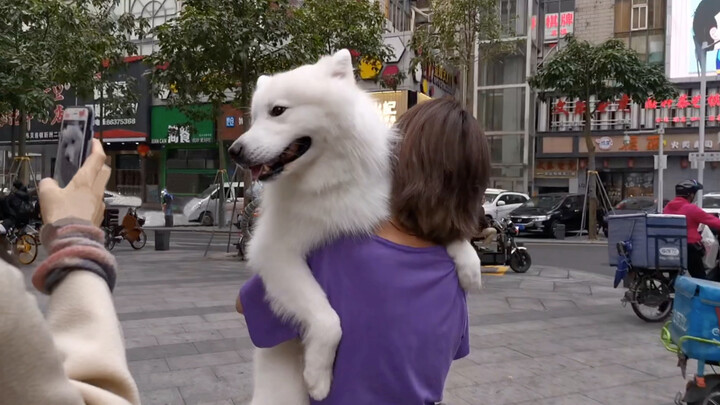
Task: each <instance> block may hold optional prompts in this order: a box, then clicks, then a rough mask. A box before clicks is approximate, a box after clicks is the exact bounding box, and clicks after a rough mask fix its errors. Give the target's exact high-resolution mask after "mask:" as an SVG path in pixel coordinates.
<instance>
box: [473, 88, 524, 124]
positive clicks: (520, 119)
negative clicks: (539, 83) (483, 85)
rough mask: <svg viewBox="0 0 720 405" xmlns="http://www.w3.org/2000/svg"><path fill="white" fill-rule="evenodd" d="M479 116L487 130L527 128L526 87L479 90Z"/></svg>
mask: <svg viewBox="0 0 720 405" xmlns="http://www.w3.org/2000/svg"><path fill="white" fill-rule="evenodd" d="M478 116H479V117H480V118H481V123H482V124H483V126H484V129H485V131H496V132H520V131H523V130H525V88H524V87H513V88H506V89H487V90H479V91H478Z"/></svg>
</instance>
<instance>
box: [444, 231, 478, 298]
mask: <svg viewBox="0 0 720 405" xmlns="http://www.w3.org/2000/svg"><path fill="white" fill-rule="evenodd" d="M447 251H448V254H449V255H450V257H451V258H452V259H453V261H454V262H455V270H456V271H457V275H458V279H460V286H461V287H462V288H463V290H465V291H467V292H478V291H480V289H481V288H482V274H481V267H480V257H478V254H477V252H476V251H475V249H474V248H473V247H472V245H471V244H470V243H469V242H467V241H456V242H452V243H450V244H449V245H448V246H447Z"/></svg>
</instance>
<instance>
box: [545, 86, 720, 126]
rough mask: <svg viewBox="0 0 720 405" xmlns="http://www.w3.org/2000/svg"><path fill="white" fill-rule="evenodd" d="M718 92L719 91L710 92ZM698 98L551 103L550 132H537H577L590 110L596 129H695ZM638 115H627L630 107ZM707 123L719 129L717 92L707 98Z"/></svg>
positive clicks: (719, 109)
mask: <svg viewBox="0 0 720 405" xmlns="http://www.w3.org/2000/svg"><path fill="white" fill-rule="evenodd" d="M713 91H720V89H713ZM701 101H702V100H701V97H700V95H693V94H680V95H679V96H677V97H675V98H669V99H662V100H655V99H652V98H648V99H646V100H642V101H641V102H640V103H636V104H634V101H633V100H631V99H630V98H629V97H628V96H627V95H622V96H621V97H619V98H617V99H615V100H613V101H611V102H607V101H603V102H597V101H592V102H590V103H589V105H587V104H588V103H585V102H584V101H580V100H572V99H569V98H566V97H560V98H556V99H553V100H552V101H551V102H549V104H548V110H546V111H548V113H549V128H548V126H547V124H545V123H544V121H543V123H539V124H538V131H539V132H543V131H548V130H550V131H552V130H573V129H574V130H578V129H579V128H582V127H583V125H584V118H585V117H584V114H585V112H586V111H587V110H588V109H589V110H590V112H591V115H592V123H593V130H595V129H641V128H643V127H644V128H648V127H653V126H654V125H656V124H659V123H665V124H667V126H668V127H681V128H684V127H689V126H697V125H698V122H699V121H700V104H701ZM633 104H634V108H635V111H638V112H639V114H630V112H631V107H633ZM706 106H707V115H706V123H707V125H709V126H720V92H717V93H711V94H708V96H707V100H706Z"/></svg>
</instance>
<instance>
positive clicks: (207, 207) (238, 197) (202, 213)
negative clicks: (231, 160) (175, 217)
mask: <svg viewBox="0 0 720 405" xmlns="http://www.w3.org/2000/svg"><path fill="white" fill-rule="evenodd" d="M219 189H220V187H219V185H218V184H212V185H210V186H209V187H208V188H206V189H205V191H203V192H202V194H200V196H199V197H196V198H193V199H192V200H190V201H188V202H187V204H185V207H184V208H183V214H185V216H186V217H187V219H188V221H190V222H200V223H201V224H202V225H205V226H212V225H215V223H216V221H215V219H216V218H217V217H218V214H219V213H220V204H218V194H219V193H220V190H219ZM225 193H226V196H227V198H226V200H225V204H224V207H225V224H228V223H230V220H231V219H232V211H233V208H235V211H236V212H239V211H240V210H242V209H243V195H244V193H245V191H244V187H243V183H242V182H240V183H237V182H233V183H232V187H230V183H228V182H226V183H225Z"/></svg>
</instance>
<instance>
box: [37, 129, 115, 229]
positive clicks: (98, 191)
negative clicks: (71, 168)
mask: <svg viewBox="0 0 720 405" xmlns="http://www.w3.org/2000/svg"><path fill="white" fill-rule="evenodd" d="M90 145H91V149H92V153H90V155H89V156H88V158H87V160H86V161H85V163H84V164H83V165H82V167H81V168H80V170H78V171H77V173H75V175H74V177H73V178H72V180H71V181H70V182H69V183H68V184H67V185H66V186H65V188H61V187H60V185H59V184H58V182H57V181H56V180H54V179H49V178H48V179H44V180H43V181H41V182H40V185H39V188H40V190H39V198H40V209H41V210H42V217H43V222H44V223H46V224H52V223H55V222H57V221H58V220H61V219H64V218H76V219H81V220H85V221H89V222H92V223H93V224H94V225H96V226H99V225H100V223H101V222H102V218H103V212H104V210H105V203H104V202H103V196H104V194H105V186H106V185H107V182H108V180H109V179H110V168H109V167H107V166H106V165H105V151H103V147H102V143H101V142H100V141H98V140H97V139H93V140H91V142H90Z"/></svg>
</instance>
